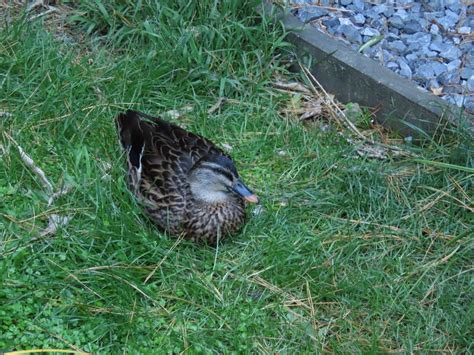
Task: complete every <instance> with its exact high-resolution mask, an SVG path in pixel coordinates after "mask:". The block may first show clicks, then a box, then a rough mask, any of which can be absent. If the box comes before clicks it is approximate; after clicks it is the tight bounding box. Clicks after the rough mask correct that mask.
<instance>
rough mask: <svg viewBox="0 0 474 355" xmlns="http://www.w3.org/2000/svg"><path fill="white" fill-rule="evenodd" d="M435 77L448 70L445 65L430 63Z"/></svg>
mask: <svg viewBox="0 0 474 355" xmlns="http://www.w3.org/2000/svg"><path fill="white" fill-rule="evenodd" d="M431 66H432V68H433V71H434V74H435V76H438V75H440V74H442V73H444V72H445V71H447V70H448V68H447V65H446V64H444V63H440V62H431Z"/></svg>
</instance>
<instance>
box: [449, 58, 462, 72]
mask: <svg viewBox="0 0 474 355" xmlns="http://www.w3.org/2000/svg"><path fill="white" fill-rule="evenodd" d="M460 66H461V60H460V59H455V60H452V61H450V62H449V63H448V64H447V65H446V69H447V70H448V71H454V70H458V69H459V67H460Z"/></svg>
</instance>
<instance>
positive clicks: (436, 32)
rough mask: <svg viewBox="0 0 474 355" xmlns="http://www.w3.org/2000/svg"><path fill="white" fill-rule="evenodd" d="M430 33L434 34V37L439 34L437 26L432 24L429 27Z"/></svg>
mask: <svg viewBox="0 0 474 355" xmlns="http://www.w3.org/2000/svg"><path fill="white" fill-rule="evenodd" d="M430 33H432V34H434V35H437V34H439V27H438V25H437V24H435V23H433V24H432V25H431V26H430Z"/></svg>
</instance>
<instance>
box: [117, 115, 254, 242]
mask: <svg viewBox="0 0 474 355" xmlns="http://www.w3.org/2000/svg"><path fill="white" fill-rule="evenodd" d="M117 123H118V130H119V135H120V140H121V143H122V146H123V147H124V149H126V150H127V151H128V156H127V158H128V159H127V161H128V175H129V179H128V181H129V185H130V188H131V189H132V191H134V193H135V194H136V196H137V197H138V198H139V200H140V201H141V202H142V203H143V205H144V208H145V210H146V212H147V214H148V215H149V216H150V218H151V219H152V220H153V222H154V223H155V224H156V225H157V226H158V227H159V228H160V229H162V230H165V231H167V232H169V233H170V234H172V235H174V236H179V235H184V237H185V238H187V239H191V240H194V241H197V242H203V243H206V244H210V245H215V244H216V243H217V241H218V240H222V239H224V238H225V237H226V236H228V235H231V234H234V233H236V232H237V231H238V230H239V229H240V228H241V226H242V225H243V223H244V221H245V203H244V201H243V200H242V199H241V198H240V197H239V196H238V195H235V196H232V198H230V199H228V200H227V201H225V202H223V203H218V204H208V203H204V202H202V201H196V200H195V199H194V197H193V195H192V193H191V189H190V185H189V181H188V173H189V171H190V169H192V167H193V166H194V164H195V163H196V162H197V161H198V160H199V159H200V158H201V157H203V156H204V155H206V154H209V153H215V154H222V155H225V156H227V155H226V154H225V153H224V152H222V151H221V150H220V149H219V148H217V147H216V146H215V145H214V144H213V143H212V142H210V141H209V140H207V139H205V138H203V137H201V136H198V135H196V134H193V133H191V132H188V131H186V130H184V129H182V128H180V127H178V126H176V125H173V124H170V123H168V122H166V121H164V120H162V119H160V118H153V117H151V116H147V115H144V114H141V113H138V112H135V111H127V113H126V114H120V115H119V116H118V117H117ZM140 145H141V146H140ZM138 151H140V152H142V154H141V156H140V157H136V156H134V154H135V155H136V152H138ZM138 161H139V163H140V164H141V165H140V169H138V168H137V164H138ZM138 170H141V171H140V172H138Z"/></svg>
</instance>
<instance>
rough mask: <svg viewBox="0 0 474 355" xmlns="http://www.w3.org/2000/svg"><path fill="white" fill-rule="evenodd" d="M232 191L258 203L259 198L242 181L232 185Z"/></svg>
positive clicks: (251, 201) (248, 200)
mask: <svg viewBox="0 0 474 355" xmlns="http://www.w3.org/2000/svg"><path fill="white" fill-rule="evenodd" d="M234 191H235V192H237V193H238V194H239V195H240V196H242V198H243V199H244V200H245V201H247V202H250V203H258V202H259V199H258V197H257V195H255V194H254V193H253V192H252V191H250V189H249V188H248V187H247V186H245V184H244V183H243V182H242V181H238V182H237V184H235V186H234Z"/></svg>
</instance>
